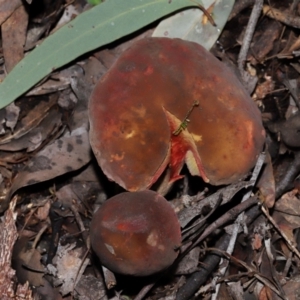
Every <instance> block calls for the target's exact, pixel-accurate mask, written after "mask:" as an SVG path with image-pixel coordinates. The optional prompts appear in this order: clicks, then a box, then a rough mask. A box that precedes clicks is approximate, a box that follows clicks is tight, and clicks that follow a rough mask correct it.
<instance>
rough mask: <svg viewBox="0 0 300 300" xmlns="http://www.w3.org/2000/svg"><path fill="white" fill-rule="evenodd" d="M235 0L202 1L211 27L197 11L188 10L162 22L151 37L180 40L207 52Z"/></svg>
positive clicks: (200, 12)
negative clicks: (211, 20)
mask: <svg viewBox="0 0 300 300" xmlns="http://www.w3.org/2000/svg"><path fill="white" fill-rule="evenodd" d="M234 2H235V0H202V3H203V7H204V8H205V9H206V10H208V13H210V14H211V16H212V18H213V19H214V22H215V23H216V25H217V26H213V25H212V24H211V23H210V22H209V20H207V18H206V17H205V16H203V12H202V11H201V10H199V9H195V8H192V9H188V10H185V11H182V12H180V13H178V14H176V15H174V16H171V17H169V18H167V19H165V20H163V21H161V22H160V24H159V25H158V26H157V27H156V28H155V31H154V32H153V34H152V36H155V37H162V36H164V37H169V38H181V39H184V40H188V41H192V42H195V43H198V44H200V45H202V46H203V47H204V48H206V49H207V50H209V49H210V48H211V47H212V46H213V44H214V43H215V42H216V40H217V39H218V37H219V35H220V33H221V31H222V29H223V27H224V25H225V24H226V21H227V19H228V16H229V14H230V12H231V10H232V7H233V4H234Z"/></svg>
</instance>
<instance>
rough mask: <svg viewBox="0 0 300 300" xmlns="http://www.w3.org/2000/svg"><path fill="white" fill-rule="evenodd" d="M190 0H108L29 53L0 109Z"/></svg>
mask: <svg viewBox="0 0 300 300" xmlns="http://www.w3.org/2000/svg"><path fill="white" fill-rule="evenodd" d="M192 6H195V4H194V3H193V2H191V1H190V0H172V1H168V0H130V1H126V0H107V1H104V2H103V3H101V4H100V5H96V6H94V7H93V8H92V9H90V10H89V11H86V12H84V13H82V14H80V15H79V16H78V17H76V18H75V19H74V20H73V21H71V22H70V23H68V24H66V25H65V26H63V27H62V28H61V29H59V30H58V31H56V32H55V33H54V34H52V35H50V36H49V37H47V38H46V39H45V40H44V42H43V43H42V44H41V45H39V46H37V47H36V48H35V49H34V50H33V51H32V52H31V53H29V54H28V55H27V56H26V57H25V58H24V59H23V60H22V61H21V62H20V63H19V64H17V65H16V66H15V68H14V69H13V70H12V71H11V72H10V73H9V74H8V76H7V77H6V78H5V79H4V81H3V82H2V83H1V84H0V108H3V107H5V106H6V105H8V104H9V103H11V102H12V101H14V100H15V99H17V98H18V97H19V96H21V95H22V94H23V93H25V92H26V91H28V90H29V89H30V88H31V87H32V86H34V85H35V84H36V83H38V82H39V81H40V80H42V79H43V78H44V77H45V76H47V75H48V74H50V73H51V72H53V71H54V70H56V69H57V68H59V67H61V66H63V65H65V64H67V63H69V62H70V61H72V60H74V59H75V58H77V57H79V56H80V55H82V54H84V53H86V52H88V51H91V50H94V49H96V48H99V47H101V46H103V45H106V44H108V43H111V42H113V41H115V40H117V39H119V38H121V37H123V36H126V35H128V34H130V33H132V32H134V31H136V30H138V29H140V28H142V27H144V26H146V25H148V24H150V23H152V22H153V21H156V20H158V19H160V18H162V17H164V16H166V15H168V14H170V13H172V12H174V11H177V10H180V9H183V8H186V7H192Z"/></svg>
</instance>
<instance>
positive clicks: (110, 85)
mask: <svg viewBox="0 0 300 300" xmlns="http://www.w3.org/2000/svg"><path fill="white" fill-rule="evenodd" d="M89 117H90V142H91V146H92V149H93V151H94V154H95V156H96V158H97V160H98V163H99V165H100V166H101V168H102V170H103V171H104V173H105V174H106V176H107V177H108V178H109V179H111V180H113V181H115V182H116V183H118V184H119V185H120V186H122V187H123V188H125V189H126V190H128V191H139V190H145V189H148V188H150V187H151V186H152V185H153V184H154V183H155V182H156V181H157V180H158V178H160V176H161V175H162V173H163V172H164V171H165V170H166V169H167V170H168V174H169V178H168V183H169V184H171V183H172V182H174V181H176V180H177V179H179V178H181V177H182V175H181V174H180V172H181V170H182V167H183V165H184V164H185V163H186V165H187V167H188V169H189V171H190V173H191V174H192V175H198V176H201V177H202V179H203V180H204V181H205V182H209V183H211V184H213V185H221V184H230V183H233V182H236V181H237V180H239V179H241V178H243V177H245V176H246V175H247V174H248V173H249V171H250V170H251V169H252V168H253V166H254V165H255V162H256V159H257V157H258V154H259V153H260V152H261V151H262V148H263V145H264V140H265V131H264V128H263V126H262V121H261V116H260V112H259V110H258V108H257V107H256V105H255V103H254V102H253V101H252V99H251V98H250V97H249V95H248V94H247V92H246V91H245V89H244V88H243V86H242V84H241V83H240V81H239V80H238V79H237V77H236V76H235V75H234V74H233V73H232V72H231V71H230V70H229V69H228V68H227V67H226V66H225V65H224V64H223V63H222V62H220V61H219V60H218V59H217V58H215V57H214V56H213V55H212V54H211V53H209V52H208V51H207V50H205V49H204V48H203V47H202V46H200V45H198V44H196V43H193V42H188V41H183V40H180V39H169V38H145V39H142V40H139V41H138V42H136V43H135V44H134V45H133V46H132V47H131V48H129V49H128V50H127V51H125V52H124V53H123V54H122V55H121V56H120V58H119V59H118V60H117V61H116V63H115V64H114V65H113V66H112V67H111V69H110V70H109V71H108V72H107V73H106V75H105V76H103V77H102V78H101V79H100V81H99V82H98V83H97V84H96V87H95V88H94V90H93V92H92V95H91V98H90V102H89Z"/></svg>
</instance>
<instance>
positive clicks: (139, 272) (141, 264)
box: [90, 190, 181, 276]
mask: <svg viewBox="0 0 300 300" xmlns="http://www.w3.org/2000/svg"><path fill="white" fill-rule="evenodd" d="M90 230H91V232H90V234H91V235H90V236H91V244H92V248H93V249H94V251H95V253H96V254H97V256H98V257H99V259H100V261H101V263H102V264H103V265H104V266H105V267H107V268H108V269H110V270H111V271H113V272H116V273H120V274H125V275H133V276H147V275H151V274H153V273H157V272H160V271H162V270H164V269H166V268H167V267H169V266H170V265H171V264H172V263H173V262H174V260H175V259H176V257H177V255H178V247H179V246H180V243H181V232H180V225H179V221H178V219H177V216H176V214H175V212H174V210H173V208H172V206H171V205H170V204H169V202H168V201H167V200H166V199H165V198H164V197H162V196H161V195H159V194H158V193H156V192H154V191H149V190H146V191H140V192H124V193H121V194H118V195H116V196H114V197H112V198H110V199H109V200H107V201H106V202H105V203H104V204H103V205H102V206H101V207H100V209H98V211H97V212H96V213H95V214H94V216H93V219H92V222H91V229H90Z"/></svg>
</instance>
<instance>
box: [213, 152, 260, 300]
mask: <svg viewBox="0 0 300 300" xmlns="http://www.w3.org/2000/svg"><path fill="white" fill-rule="evenodd" d="M265 157H266V155H265V153H261V154H260V156H259V157H258V160H257V162H256V166H255V168H254V170H253V172H252V176H251V181H252V180H253V181H256V180H257V177H258V175H259V173H260V170H261V168H262V166H263V163H264V161H265ZM251 193H252V188H251V189H250V190H249V191H248V192H247V193H246V194H245V195H244V196H243V199H242V203H243V202H245V201H246V200H248V199H249V197H250V195H251ZM244 216H245V212H242V213H241V214H239V216H238V217H237V219H236V221H235V222H234V226H233V230H232V235H231V238H230V241H229V245H228V247H227V250H226V253H228V254H229V255H232V253H233V250H234V246H235V243H236V239H237V236H238V233H239V230H240V227H241V226H242V225H243V222H244ZM219 265H220V266H223V267H222V268H221V269H220V270H219V272H218V275H217V276H215V277H214V278H213V281H215V284H217V281H218V279H219V277H221V276H224V275H225V273H226V271H227V268H228V265H229V261H228V260H226V261H225V262H223V259H221V261H220V264H219ZM220 287H221V284H220V283H219V284H217V285H216V288H215V292H214V293H213V294H212V297H211V299H212V300H217V298H218V294H219V290H220Z"/></svg>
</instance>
